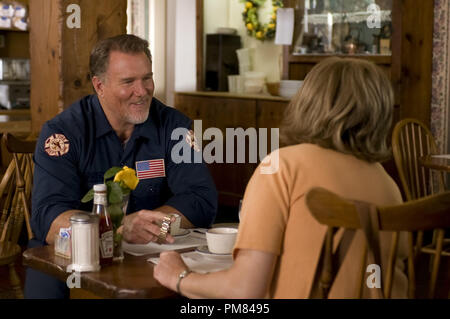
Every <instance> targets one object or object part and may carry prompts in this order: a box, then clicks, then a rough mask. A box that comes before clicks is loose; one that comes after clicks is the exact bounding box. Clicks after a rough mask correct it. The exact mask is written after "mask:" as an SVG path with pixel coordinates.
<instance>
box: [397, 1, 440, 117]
mask: <svg viewBox="0 0 450 319" xmlns="http://www.w3.org/2000/svg"><path fill="white" fill-rule="evenodd" d="M401 5H402V7H401V12H402V24H401V27H402V39H401V72H402V73H401V79H402V80H401V97H400V104H401V109H400V116H401V118H408V117H413V118H416V119H419V120H421V121H423V122H424V123H426V124H427V125H428V126H430V116H431V110H430V105H431V78H432V57H433V18H434V1H415V0H402V1H401Z"/></svg>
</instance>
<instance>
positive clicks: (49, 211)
mask: <svg viewBox="0 0 450 319" xmlns="http://www.w3.org/2000/svg"><path fill="white" fill-rule="evenodd" d="M53 134H63V135H64V136H65V137H66V138H67V139H68V141H69V150H68V152H67V153H65V154H62V155H58V156H50V155H49V154H47V152H46V151H45V141H46V139H47V138H48V137H49V136H51V135H53ZM33 160H34V163H35V169H34V181H33V193H32V214H31V226H32V229H33V233H34V234H35V237H36V239H37V240H39V241H41V242H45V238H46V237H47V233H48V231H49V229H50V226H51V224H52V223H53V221H54V220H55V218H56V217H58V216H59V215H60V214H61V213H63V212H65V211H67V210H70V209H77V208H79V206H80V198H81V194H80V177H79V176H78V175H77V166H76V164H75V163H76V162H77V160H76V143H75V140H74V139H73V138H71V137H70V136H68V135H67V134H66V133H63V132H61V131H60V130H58V129H55V128H51V127H50V126H49V125H47V124H46V125H44V127H43V129H42V131H41V134H40V137H39V139H38V143H37V145H36V150H35V153H34V156H33Z"/></svg>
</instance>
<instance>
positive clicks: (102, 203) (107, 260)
mask: <svg viewBox="0 0 450 319" xmlns="http://www.w3.org/2000/svg"><path fill="white" fill-rule="evenodd" d="M106 190H107V188H106V185H105V184H97V185H94V207H93V208H92V214H96V215H98V218H99V223H98V225H99V230H98V234H99V244H100V265H101V266H106V265H109V264H112V262H113V249H114V241H113V226H112V222H111V217H110V216H109V213H108V211H107V209H106V206H107V205H108V200H107V195H106Z"/></svg>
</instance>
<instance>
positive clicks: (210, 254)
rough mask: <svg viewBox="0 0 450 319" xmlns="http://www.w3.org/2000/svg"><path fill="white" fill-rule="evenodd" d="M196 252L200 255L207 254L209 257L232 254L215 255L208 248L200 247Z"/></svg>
mask: <svg viewBox="0 0 450 319" xmlns="http://www.w3.org/2000/svg"><path fill="white" fill-rule="evenodd" d="M195 251H196V252H198V253H200V254H205V255H208V256H231V254H215V253H212V252H210V251H209V249H208V246H206V245H205V246H199V247H197V248H196V249H195Z"/></svg>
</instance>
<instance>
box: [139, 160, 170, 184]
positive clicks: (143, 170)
mask: <svg viewBox="0 0 450 319" xmlns="http://www.w3.org/2000/svg"><path fill="white" fill-rule="evenodd" d="M136 173H137V177H138V178H139V179H148V178H157V177H165V176H166V170H165V165H164V159H162V158H161V159H154V160H148V161H139V162H136Z"/></svg>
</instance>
